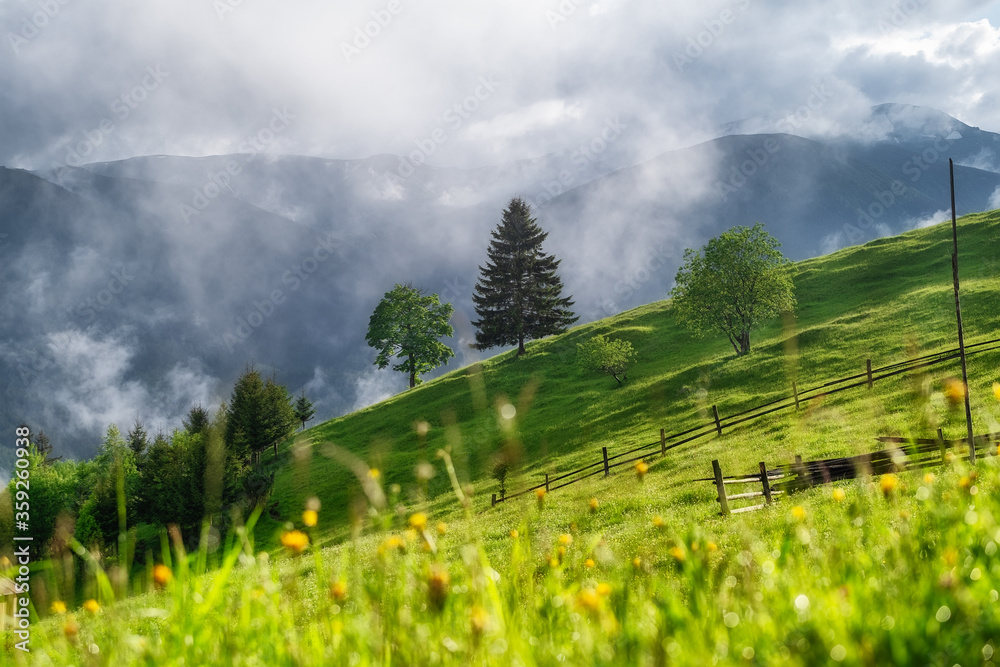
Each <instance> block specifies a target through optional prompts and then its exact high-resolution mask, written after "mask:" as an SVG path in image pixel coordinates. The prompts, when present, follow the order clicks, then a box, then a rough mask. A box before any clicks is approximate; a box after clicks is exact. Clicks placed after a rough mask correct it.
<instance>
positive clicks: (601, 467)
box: [492, 338, 1000, 505]
mask: <svg viewBox="0 0 1000 667" xmlns="http://www.w3.org/2000/svg"><path fill="white" fill-rule="evenodd" d="M995 350H1000V338H995V339H992V340H986V341H982V342H979V343H974V344H972V345H966V346H965V354H966V356H971V355H975V354H982V353H985V352H993V351H995ZM959 357H960V350H959V348H957V347H956V348H951V349H947V350H940V351H938V352H932V353H930V354H926V355H923V356H920V357H915V358H913V359H907V360H904V361H898V362H896V363H892V364H888V365H886V366H880V367H878V368H873V367H872V360H871V359H866V360H865V370H864V372H863V373H858V374H855V375H850V376H847V377H843V378H839V379H837V380H830V381H828V382H824V383H822V384H817V385H814V386H812V387H810V388H808V389H804V390H801V389H799V387H798V384H797V383H796V382H793V383H792V388H791V389H792V390H791V393H790V394H787V395H782V396H779V397H778V398H775V399H772V400H770V401H768V402H767V403H762V404H761V405H757V406H755V407H752V408H748V409H746V410H742V411H740V412H736V413H734V414H731V415H728V416H725V417H722V416H720V415H719V410H718V406H717V405H713V406H712V420H711V421H708V422H703V423H701V424H699V425H696V426H693V427H691V428H688V429H686V430H683V431H679V432H677V433H671V434H667V433H666V431H665V429H660V437H659V439H658V440H656V441H655V442H650V443H648V444H644V445H638V446H636V447H633V448H631V449H628V450H626V451H624V452H620V453H618V454H615V455H613V456H609V455H608V448H607V447H602V448H601V458H600V460H598V461H596V462H595V463H591V464H588V465H585V466H583V467H582V468H578V469H576V470H572V471H569V472H564V473H559V474H558V475H557V476H555V477H551V478H550V476H549V474H546V475H545V482H543V483H541V484H536V485H534V486H530V487H528V488H526V489H522V490H521V491H518V492H516V493H510V494H506V495H504V494H502V495H501V496H500V497H499V498H498V497H497V494H495V493H494V494H493V500H492V504H493V505H496V504H498V503H502V502H505V501H508V500H512V499H514V498H517V497H519V496H523V495H526V494H529V493H534V492H537V491H538V490H539V489H544V490H545V491H546V492H548V491H554V490H556V489H561V488H563V487H566V486H569V485H570V484H576V483H577V482H581V481H583V480H585V479H589V478H590V477H593V476H594V475H597V474H600V473H602V472H603V473H604V476H605V477H607V476H608V475H610V474H611V470H612V469H614V468H617V467H620V466H623V465H628V464H629V463H634V462H635V461H639V460H642V459H645V458H648V457H650V456H652V455H655V454H657V453H658V454H660V456H666V454H667V452H668V451H670V450H672V449H675V448H677V447H680V446H682V445H685V444H687V443H689V442H693V441H695V440H699V439H701V438H703V437H705V436H708V435H712V434H713V433H714V434H716V435H717V436H721V435H723V433H724V432H725V431H726V429H731V428H733V427H735V426H738V425H740V424H745V423H747V422H750V421H753V420H755V419H760V418H761V417H764V416H766V415H769V414H772V413H775V412H779V411H781V410H790V409H794V410H798V409H800V407H801V404H802V403H804V402H807V401H809V400H812V399H814V398H818V397H819V396H828V395H830V394H837V393H840V392H842V391H848V390H850V389H857V388H859V387H868V388H869V389H873V388H874V384H875V383H876V382H879V381H881V380H885V379H888V378H891V377H895V376H897V375H902V374H904V373H912V372H914V371H917V370H920V369H923V368H929V367H931V366H936V365H937V364H941V363H945V362H948V361H952V360H954V359H958V358H959ZM685 436H686V437H685ZM886 442H887V441H886ZM935 442H937V441H935ZM657 450H658V451H657ZM639 452H645V453H644V454H641V455H639V456H632V455H633V454H637V453H639ZM623 457H631V458H626V459H625V460H619V459H621V458H623ZM583 473H586V474H583ZM571 478H572V479H571ZM567 480H568V481H567ZM555 482H562V483H561V484H557V485H554V486H553V484H554V483H555Z"/></svg>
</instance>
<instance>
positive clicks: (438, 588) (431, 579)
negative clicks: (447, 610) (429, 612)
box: [427, 565, 451, 611]
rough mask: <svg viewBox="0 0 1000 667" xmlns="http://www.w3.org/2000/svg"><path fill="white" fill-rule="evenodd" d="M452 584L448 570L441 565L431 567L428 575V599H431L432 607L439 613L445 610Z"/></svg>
mask: <svg viewBox="0 0 1000 667" xmlns="http://www.w3.org/2000/svg"><path fill="white" fill-rule="evenodd" d="M450 582H451V576H450V575H449V574H448V570H446V569H444V567H442V566H440V565H435V566H432V567H431V570H430V573H429V574H428V575H427V597H428V599H430V602H431V606H433V607H434V608H436V609H437V610H438V611H440V610H441V609H443V608H444V603H445V600H446V599H447V597H448V584H449V583H450Z"/></svg>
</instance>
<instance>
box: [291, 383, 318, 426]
mask: <svg viewBox="0 0 1000 667" xmlns="http://www.w3.org/2000/svg"><path fill="white" fill-rule="evenodd" d="M315 414H316V408H314V407H313V403H312V401H310V400H309V399H308V398H306V390H305V389H303V390H302V395H301V396H299V397H298V398H297V399H295V418H296V419H297V420H299V421H300V422H302V430H303V431H304V430H305V428H306V422H307V421H309V420H310V419H312V418H313V415H315Z"/></svg>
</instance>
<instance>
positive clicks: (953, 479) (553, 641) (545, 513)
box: [4, 213, 1000, 665]
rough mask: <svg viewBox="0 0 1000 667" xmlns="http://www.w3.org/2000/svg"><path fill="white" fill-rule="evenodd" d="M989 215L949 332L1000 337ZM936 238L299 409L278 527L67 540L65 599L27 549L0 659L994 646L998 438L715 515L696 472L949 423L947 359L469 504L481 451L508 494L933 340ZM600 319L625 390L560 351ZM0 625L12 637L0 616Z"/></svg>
mask: <svg viewBox="0 0 1000 667" xmlns="http://www.w3.org/2000/svg"><path fill="white" fill-rule="evenodd" d="M998 229H1000V214H997V213H993V214H989V215H982V216H969V217H968V218H966V219H964V220H963V223H962V231H961V234H962V239H963V244H964V245H963V255H962V261H963V267H967V268H964V269H963V270H965V271H968V273H969V274H970V276H971V277H970V278H969V279H968V280H967V285H968V288H967V292H966V296H965V297H964V301H963V308H964V312H965V316H966V335H967V337H968V338H969V340H976V339H982V338H987V337H988V338H995V337H997V334H996V333H995V332H997V331H998V330H1000V327H998V326H997V325H998V324H1000V309H998V308H997V304H998V301H997V298H996V294H997V288H998V287H1000V276H998V275H991V274H990V273H989V272H988V271H985V272H984V271H982V270H980V269H982V267H984V266H994V264H991V263H990V262H991V261H992V260H993V257H994V254H993V253H994V250H993V248H994V247H995V244H994V241H993V239H994V238H995V237H996V234H997V231H998ZM949 238H950V237H949V235H948V233H947V230H946V229H945V228H942V227H936V228H929V229H924V230H918V231H916V232H911V233H909V234H906V235H903V236H902V237H899V238H897V239H893V240H892V241H891V242H886V241H881V242H877V243H873V244H869V245H868V246H865V247H861V248H851V249H847V250H845V251H842V252H840V253H837V254H835V255H833V256H830V257H826V258H820V259H817V260H811V261H809V262H805V263H802V264H800V266H799V268H800V272H799V276H798V278H797V281H796V286H797V294H798V301H799V304H800V307H799V310H798V313H797V318H796V320H795V321H794V322H790V323H789V322H778V321H776V322H773V323H770V324H769V325H768V326H766V327H764V328H763V329H762V330H761V331H760V332H758V334H757V336H756V337H755V339H754V351H753V353H752V354H751V355H749V356H747V357H745V358H740V359H735V358H733V357H732V353H731V349H730V348H728V347H727V346H728V343H725V341H721V340H714V339H705V340H697V339H692V338H691V337H690V336H689V335H688V334H687V333H685V332H684V331H681V330H679V329H678V328H676V326H675V325H674V324H673V323H672V321H671V319H670V315H669V304H666V303H658V304H651V305H649V306H644V307H642V308H638V309H635V310H633V311H629V312H627V313H623V314H621V315H619V316H617V317H615V318H611V319H609V320H604V321H601V322H598V323H594V324H591V325H587V326H584V327H579V328H577V329H574V330H573V331H571V332H570V333H568V334H566V335H564V336H560V337H554V338H551V339H547V340H543V341H538V342H535V343H533V344H531V345H529V352H530V354H529V355H528V356H527V357H526V358H524V359H520V360H517V359H514V358H513V355H512V354H505V355H501V356H500V357H497V358H495V359H492V360H489V361H487V362H484V363H483V364H481V365H480V366H479V367H477V368H476V369H461V370H458V371H455V372H453V373H451V374H449V375H446V376H444V377H442V378H439V379H437V380H434V381H431V382H428V383H427V384H425V385H423V386H420V387H418V388H416V389H415V390H411V391H409V392H406V393H404V394H401V395H399V396H397V397H394V398H392V399H390V400H389V401H386V402H385V403H383V404H380V405H378V406H373V407H372V408H369V409H366V410H363V411H361V412H359V413H356V414H353V415H349V416H346V417H343V418H340V419H337V420H332V421H330V422H327V423H325V424H321V425H319V426H317V427H314V428H313V429H310V430H309V431H307V432H306V433H305V435H304V437H302V438H300V439H297V440H296V441H294V442H290V443H286V445H285V446H283V447H282V448H280V449H279V453H280V456H279V460H278V465H279V467H278V470H277V476H276V480H277V481H276V488H275V491H274V494H273V496H272V501H276V502H277V503H278V504H277V508H278V512H279V515H280V517H281V518H280V519H272V518H269V517H268V515H267V514H266V513H265V514H262V515H261V517H260V518H259V519H257V518H256V517H254V518H253V519H251V520H250V521H249V523H250V524H251V525H250V529H249V530H244V529H239V530H237V531H233V532H232V533H231V534H230V535H229V536H228V542H227V543H225V544H223V545H209V543H208V542H207V541H203V543H202V548H200V549H198V550H197V551H195V552H192V553H190V554H189V553H185V552H184V550H183V543H182V541H181V540H180V539H179V536H177V535H176V534H175V535H172V536H168V535H166V534H165V535H164V536H163V547H162V548H161V550H160V551H159V552H158V553H155V554H153V553H150V554H136V558H137V561H136V562H137V563H145V567H144V568H143V567H138V568H135V571H133V572H131V573H128V574H127V575H126V573H124V572H123V571H122V570H120V569H118V568H115V567H114V564H113V563H110V562H104V561H100V560H99V559H97V558H96V557H94V556H92V555H88V554H87V553H86V552H83V551H80V552H79V553H80V554H81V555H78V556H77V558H81V557H82V558H84V559H86V560H87V562H88V563H89V571H88V573H87V575H86V581H85V582H82V584H81V589H82V590H83V591H84V593H85V595H86V597H85V598H81V599H89V600H93V604H90V603H87V604H86V605H85V606H82V607H75V605H73V604H68V605H67V604H66V603H65V601H64V600H62V599H60V598H59V593H58V588H57V587H55V586H54V585H53V584H52V583H51V582H54V581H56V578H55V574H54V573H56V572H58V571H59V568H60V567H61V566H60V563H59V562H58V561H53V562H50V563H43V564H41V565H40V566H38V567H37V568H36V569H37V576H36V581H37V583H38V586H37V587H36V590H41V591H44V593H43V594H42V595H36V598H35V605H36V613H37V615H38V616H39V617H40V618H39V619H38V622H37V623H36V624H35V626H34V627H33V638H32V647H33V653H32V654H30V655H25V654H22V653H20V652H18V651H10V652H9V653H8V655H10V656H13V657H12V659H11V660H12V662H13V663H14V664H39V665H41V664H56V665H64V664H65V665H69V664H74V665H80V664H88V665H89V664H116V665H127V664H148V665H173V664H186V665H215V664H220V665H222V664H225V665H229V664H233V665H313V664H315V665H326V664H335V665H340V664H344V665H354V664H358V665H374V664H379V665H384V664H407V665H411V664H412V665H424V664H427V665H431V664H442V665H469V664H481V665H493V664H495V665H508V664H523V665H565V664H573V665H632V664H635V665H660V664H682V665H683V664H691V665H695V664H697V665H704V664H710V663H713V662H717V663H718V664H755V663H756V664H792V665H796V664H798V665H814V664H826V663H829V662H842V663H844V664H873V665H882V664H929V663H930V664H956V663H957V664H973V663H982V662H983V661H986V660H989V659H991V658H992V655H993V650H994V648H993V647H994V646H996V642H997V641H998V640H1000V635H998V633H1000V606H998V605H1000V601H998V597H1000V595H998V593H997V589H996V584H995V583H992V582H995V581H996V580H997V578H998V577H1000V565H998V561H997V559H996V557H995V554H996V552H997V548H998V546H997V543H998V542H1000V526H998V525H997V521H996V518H997V517H1000V474H998V472H1000V468H998V466H997V464H996V461H997V459H996V457H987V458H986V459H985V460H983V461H981V462H980V463H979V465H978V467H977V468H975V469H972V468H969V467H968V466H967V464H966V463H964V461H963V459H962V458H961V449H956V453H957V454H958V456H955V457H953V463H951V464H949V465H948V466H947V467H943V468H940V469H936V470H934V471H933V472H926V471H920V472H912V473H900V474H898V475H892V476H889V475H886V476H882V477H877V478H866V479H860V480H856V481H852V482H845V483H840V484H837V485H833V486H825V487H819V488H815V489H812V490H808V491H805V492H802V493H799V494H795V495H793V496H788V497H783V498H782V499H781V500H780V501H779V502H778V503H776V504H775V505H773V506H771V507H769V508H767V509H764V510H761V511H759V512H754V513H749V514H742V515H734V516H731V517H726V518H723V517H720V516H719V515H718V511H719V506H718V503H717V502H716V495H715V489H714V486H713V485H712V484H711V483H706V482H692V481H691V480H692V479H694V478H699V477H709V476H710V475H711V465H710V462H711V460H712V459H719V460H720V462H721V465H722V467H723V470H724V471H725V472H726V473H727V474H731V473H732V474H735V473H748V472H752V471H754V470H756V469H757V465H758V462H759V461H765V462H766V463H767V464H768V465H769V466H772V465H776V464H779V463H787V462H789V461H790V460H792V459H793V458H794V456H795V455H796V454H801V455H802V456H803V457H804V458H806V459H810V458H817V457H821V456H824V457H825V456H839V455H850V454H856V453H859V452H865V451H871V450H873V449H876V448H877V447H878V443H877V442H876V441H875V437H876V436H879V435H890V434H891V435H904V436H921V437H928V436H930V435H933V431H934V430H936V428H937V427H941V428H942V429H943V430H944V431H945V434H946V437H955V438H957V437H961V436H963V435H964V432H965V424H964V412H963V410H961V409H960V407H959V403H960V401H956V400H954V399H955V396H954V394H955V388H954V386H953V385H950V384H949V380H953V379H954V378H955V377H958V376H959V371H958V368H957V363H955V364H953V365H951V366H948V365H942V366H937V367H934V368H932V369H930V370H928V371H927V372H926V373H924V374H915V375H906V376H900V377H897V378H893V379H889V380H885V381H883V382H879V383H877V384H876V385H875V388H874V389H873V390H867V389H865V388H862V389H857V390H854V391H850V392H844V393H842V394H838V395H836V396H829V397H824V398H820V399H816V400H814V401H811V402H809V403H808V404H805V405H803V406H802V409H801V410H799V411H797V412H796V411H789V412H785V413H778V414H776V415H774V416H772V417H768V418H765V419H761V420H759V421H757V422H754V423H752V424H748V425H744V426H741V427H739V428H737V429H733V430H726V431H725V432H724V434H723V435H722V436H721V437H716V436H715V435H712V436H710V437H707V438H704V439H702V440H699V441H696V442H694V443H691V444H690V445H686V446H684V447H682V448H678V449H677V450H671V451H670V452H668V454H667V456H666V457H664V458H661V457H660V456H659V455H658V454H656V453H654V454H653V455H651V456H649V457H646V458H645V459H643V461H642V462H641V464H639V463H633V464H629V465H628V466H623V467H621V468H618V469H615V470H614V471H613V473H612V475H611V476H610V477H607V478H605V477H603V476H602V475H597V476H595V477H592V478H590V479H589V480H587V481H584V482H581V483H580V484H576V485H572V486H568V487H566V488H562V489H558V490H554V491H552V492H550V493H544V492H542V493H539V494H535V493H531V494H527V495H525V496H523V497H521V498H518V499H515V500H512V501H509V502H505V503H501V504H499V505H498V506H497V507H495V508H491V507H490V494H491V493H492V492H493V491H495V490H496V486H495V485H496V482H495V481H493V480H492V479H491V478H490V474H489V471H490V468H491V466H490V464H491V460H492V457H493V456H494V455H495V454H497V453H498V452H499V451H501V449H505V448H506V449H507V450H508V451H512V452H514V453H516V454H518V456H517V457H516V461H517V467H516V469H515V471H514V472H512V474H511V477H510V478H509V479H508V482H507V485H508V490H509V492H510V491H516V490H518V489H521V488H525V487H528V486H532V485H535V484H538V483H540V482H541V481H542V479H543V478H542V476H541V475H542V474H543V473H544V472H550V473H553V474H555V473H558V472H559V471H565V470H568V469H572V468H574V467H579V466H582V465H586V464H589V463H593V462H595V461H597V460H600V451H601V447H605V446H606V447H608V448H609V450H611V453H612V454H614V453H616V452H617V451H623V450H624V449H627V448H629V447H632V446H635V445H638V444H643V443H648V442H656V441H658V438H659V429H660V428H666V429H667V431H668V432H670V431H679V430H682V429H684V428H688V427H690V426H693V425H694V424H696V423H699V422H702V421H708V420H709V419H710V414H711V413H710V409H711V406H712V405H713V404H714V405H718V407H719V410H720V412H722V414H723V415H725V414H731V413H733V412H736V411H739V410H743V409H746V408H749V407H751V406H753V405H757V404H760V403H763V402H766V401H769V400H772V399H773V398H776V397H777V396H779V395H783V394H787V393H788V392H789V390H790V384H791V381H792V380H793V379H795V380H796V381H797V382H798V384H799V387H800V389H802V388H806V387H808V386H811V385H813V384H815V383H818V382H823V381H827V380H831V379H835V378H837V377H842V376H845V375H851V374H855V373H860V372H862V371H863V370H864V361H865V359H866V358H869V357H870V358H872V359H873V362H874V363H875V364H876V365H880V364H885V363H891V362H895V361H901V360H903V359H905V358H906V357H907V356H908V355H909V356H914V355H917V354H919V353H920V352H921V351H923V352H926V351H931V350H934V349H938V348H942V347H952V346H953V345H954V303H953V301H952V300H951V298H952V297H951V292H950V287H951V276H950V260H949V259H948V255H947V252H950V246H949ZM963 275H964V274H963ZM594 333H613V335H614V336H615V337H620V338H625V339H627V340H629V341H630V342H632V344H633V345H634V346H635V348H636V350H637V352H638V354H639V357H638V360H637V364H636V366H635V367H634V368H633V369H630V370H629V378H630V379H629V381H628V383H626V384H625V385H624V386H623V387H622V388H620V389H619V388H616V387H615V382H614V380H613V379H611V378H607V377H602V376H599V375H596V374H595V375H587V374H584V373H583V372H582V371H580V370H579V369H578V368H577V367H576V366H575V364H573V357H572V353H573V351H574V350H575V346H576V343H578V342H582V341H583V340H586V339H587V338H588V337H589V336H590V335H592V334H594ZM998 357H1000V355H997V354H996V353H993V354H990V355H980V356H975V357H972V358H970V380H971V382H970V384H971V387H970V389H971V390H970V397H971V399H972V406H973V416H974V420H975V426H976V431H977V433H983V432H1000V388H998V387H1000V384H998V382H1000V374H998V371H997V361H998ZM950 395H951V400H949V396H950ZM502 406H507V408H504V410H501V407H502ZM510 406H513V408H514V413H513V416H512V417H510V418H506V417H504V416H503V415H505V414H506V415H510V414H511V412H510V410H509V407H510ZM439 451H446V452H450V455H449V456H448V457H445V458H441V457H439V456H438V452H439ZM352 452H353V455H352V454H351V453H352ZM446 460H450V461H454V465H453V466H452V467H451V469H450V470H449V467H448V466H446V465H444V464H445V461H446ZM428 465H429V467H428ZM255 521H256V524H255ZM206 534H207V533H206ZM255 538H256V541H255ZM47 582H49V583H47ZM130 593H131V595H130ZM4 641H5V642H6V646H7V648H8V649H11V648H12V646H13V642H14V638H13V636H12V635H10V634H9V633H8V634H6V635H4Z"/></svg>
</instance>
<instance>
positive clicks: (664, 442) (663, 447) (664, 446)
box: [660, 428, 667, 456]
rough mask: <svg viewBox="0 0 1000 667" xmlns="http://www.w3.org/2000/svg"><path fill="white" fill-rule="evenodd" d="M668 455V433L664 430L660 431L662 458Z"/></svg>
mask: <svg viewBox="0 0 1000 667" xmlns="http://www.w3.org/2000/svg"><path fill="white" fill-rule="evenodd" d="M666 455H667V432H666V430H664V429H662V428H661V429H660V456H666Z"/></svg>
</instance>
